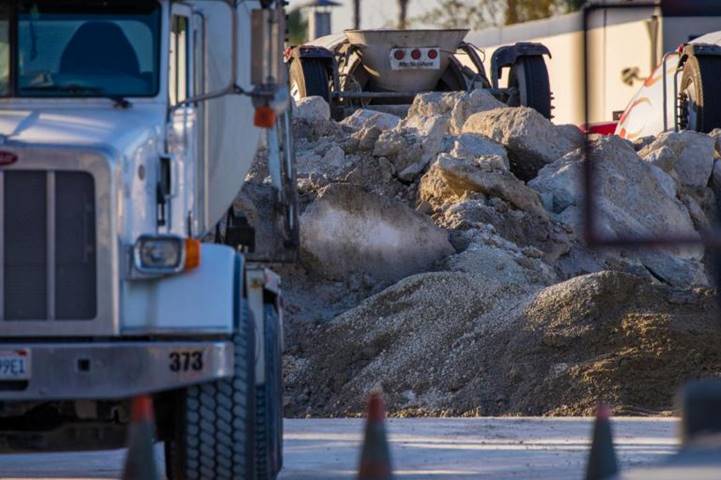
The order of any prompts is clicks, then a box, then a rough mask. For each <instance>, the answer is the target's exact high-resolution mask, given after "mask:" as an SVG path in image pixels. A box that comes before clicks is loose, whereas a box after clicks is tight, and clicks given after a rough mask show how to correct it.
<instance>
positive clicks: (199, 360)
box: [0, 341, 233, 401]
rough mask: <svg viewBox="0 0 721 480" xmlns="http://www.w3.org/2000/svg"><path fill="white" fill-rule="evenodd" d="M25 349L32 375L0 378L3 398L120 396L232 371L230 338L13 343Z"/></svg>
mask: <svg viewBox="0 0 721 480" xmlns="http://www.w3.org/2000/svg"><path fill="white" fill-rule="evenodd" d="M0 350H28V351H29V352H30V357H31V376H30V378H29V379H28V380H23V381H17V380H16V381H0V401H2V400H77V399H94V400H100V399H118V398H126V397H131V396H133V395H138V394H141V393H151V392H159V391H163V390H170V389H173V388H179V387H184V386H188V385H193V384H197V383H204V382H208V381H212V380H216V379H220V378H225V377H230V376H232V375H233V344H232V343H231V342H229V341H197V342H190V341H144V342H137V341H134V342H120V341H118V342H103V343H95V342H92V343H91V342H88V343H80V342H77V343H75V342H73V343H70V342H66V343H61V342H57V343H50V342H47V343H12V344H4V343H3V344H0Z"/></svg>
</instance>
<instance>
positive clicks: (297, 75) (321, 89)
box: [290, 58, 330, 103]
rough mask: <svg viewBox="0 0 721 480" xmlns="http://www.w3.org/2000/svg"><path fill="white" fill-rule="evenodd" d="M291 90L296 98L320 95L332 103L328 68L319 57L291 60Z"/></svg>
mask: <svg viewBox="0 0 721 480" xmlns="http://www.w3.org/2000/svg"><path fill="white" fill-rule="evenodd" d="M290 91H291V96H292V97H293V99H294V100H299V99H301V98H304V97H312V96H318V97H323V100H325V101H326V102H328V103H330V87H329V77H328V68H327V67H326V63H325V61H323V60H319V59H317V58H296V59H294V60H293V61H292V62H290Z"/></svg>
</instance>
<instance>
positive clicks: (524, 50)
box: [491, 42, 551, 88]
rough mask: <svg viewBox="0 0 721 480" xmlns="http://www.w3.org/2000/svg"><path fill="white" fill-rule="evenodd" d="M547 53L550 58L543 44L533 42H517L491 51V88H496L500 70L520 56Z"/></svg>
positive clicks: (549, 53) (549, 52)
mask: <svg viewBox="0 0 721 480" xmlns="http://www.w3.org/2000/svg"><path fill="white" fill-rule="evenodd" d="M543 55H548V58H551V51H550V50H548V47H546V46H545V45H543V44H540V43H533V42H518V43H516V44H514V45H506V46H504V47H500V48H498V49H496V51H495V52H493V56H492V57H491V83H492V85H493V88H498V79H499V78H500V77H501V70H503V69H504V68H505V67H510V66H512V65H513V64H514V63H516V61H517V60H518V59H519V58H521V57H535V56H543Z"/></svg>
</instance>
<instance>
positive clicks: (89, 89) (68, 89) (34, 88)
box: [20, 83, 132, 110]
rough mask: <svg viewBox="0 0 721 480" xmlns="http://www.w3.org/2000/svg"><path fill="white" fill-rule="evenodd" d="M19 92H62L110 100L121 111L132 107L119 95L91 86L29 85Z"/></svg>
mask: <svg viewBox="0 0 721 480" xmlns="http://www.w3.org/2000/svg"><path fill="white" fill-rule="evenodd" d="M20 90H22V91H29V92H62V93H70V94H76V95H82V94H89V96H94V97H99V98H107V99H108V100H112V101H113V103H114V106H115V107H116V108H120V109H122V110H125V109H127V108H130V107H131V106H132V103H130V101H128V100H127V99H126V98H125V97H123V96H120V95H108V94H107V93H105V92H104V91H103V89H102V88H99V87H94V86H92V85H77V84H73V83H71V84H61V85H30V86H27V87H21V89H20Z"/></svg>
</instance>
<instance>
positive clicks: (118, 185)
mask: <svg viewBox="0 0 721 480" xmlns="http://www.w3.org/2000/svg"><path fill="white" fill-rule="evenodd" d="M284 21H285V17H284V12H283V6H282V5H281V4H280V2H275V0H261V1H260V2H256V1H250V0H248V1H245V0H188V1H182V2H181V1H173V0H132V1H130V0H114V1H106V0H4V1H3V2H2V3H0V452H34V451H64V450H96V449H110V448H118V447H122V446H124V444H125V442H126V429H127V426H128V423H129V418H130V412H129V405H130V399H131V398H133V397H134V396H137V395H144V394H151V395H152V397H153V400H154V404H155V413H156V422H157V428H156V431H157V433H156V437H157V439H158V440H159V441H162V442H164V445H165V461H166V472H167V476H168V478H172V479H176V480H186V479H188V480H189V479H218V480H222V479H257V480H265V479H272V478H275V477H276V476H277V474H278V471H279V470H280V468H281V465H282V452H281V447H282V444H281V439H282V416H281V401H280V399H281V395H282V391H281V375H280V369H281V358H280V356H281V351H282V332H283V327H282V325H283V324H282V314H283V312H282V308H281V307H282V301H281V297H280V295H281V291H280V280H279V278H278V277H277V276H276V275H275V274H274V273H273V272H271V271H270V270H268V269H266V268H264V266H263V265H262V264H259V263H255V262H253V261H252V254H251V253H246V252H245V251H244V250H247V249H248V248H247V247H248V245H249V244H252V243H253V242H252V241H248V240H247V239H248V238H249V236H250V237H252V233H253V232H252V229H250V227H249V226H248V224H247V222H246V221H244V219H243V218H242V216H241V215H240V213H238V212H236V211H235V210H234V208H233V206H232V205H233V201H234V199H235V197H236V195H237V194H238V192H239V190H240V189H241V187H242V184H243V181H244V178H245V174H246V172H247V171H248V169H249V168H250V166H251V164H252V162H253V159H254V157H255V156H256V154H257V153H258V152H257V151H258V149H260V148H262V149H263V151H264V153H263V155H262V158H266V157H267V159H268V170H269V172H270V182H271V183H272V184H273V187H274V188H273V192H274V195H275V196H274V198H273V201H274V202H275V204H274V205H273V208H272V209H271V210H272V211H273V212H274V214H276V215H277V216H278V218H277V219H276V220H277V221H274V222H273V223H274V225H276V226H277V235H278V236H279V238H280V240H281V241H279V242H277V243H278V244H280V245H282V246H283V247H284V248H287V252H292V251H294V250H295V249H296V247H297V239H298V231H297V218H296V216H297V213H296V209H295V201H296V200H295V191H294V184H295V182H294V173H293V156H292V146H291V143H290V142H291V136H290V119H289V112H288V110H287V108H288V105H289V100H288V99H289V96H288V87H287V75H286V73H285V67H284V63H283V58H282V51H283V39H284V35H285V26H284ZM259 158H260V157H259ZM219 225H222V228H220V227H219ZM287 252H284V254H287Z"/></svg>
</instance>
